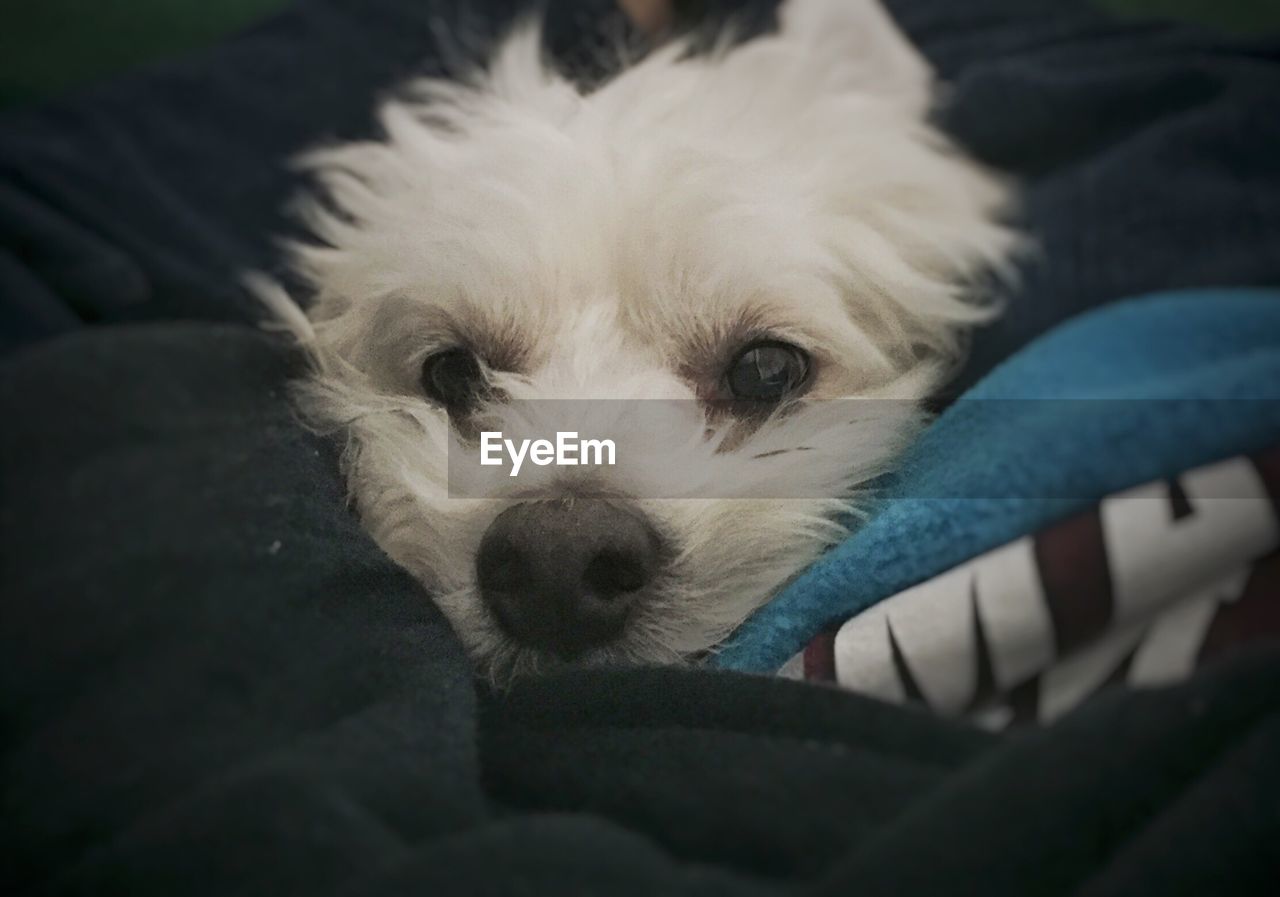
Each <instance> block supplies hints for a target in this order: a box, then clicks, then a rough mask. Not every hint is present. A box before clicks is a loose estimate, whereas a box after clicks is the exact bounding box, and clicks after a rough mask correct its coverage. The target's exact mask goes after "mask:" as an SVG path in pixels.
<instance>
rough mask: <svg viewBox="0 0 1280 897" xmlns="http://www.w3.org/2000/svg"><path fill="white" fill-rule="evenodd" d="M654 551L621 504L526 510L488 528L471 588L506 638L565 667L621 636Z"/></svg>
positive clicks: (641, 520)
mask: <svg viewBox="0 0 1280 897" xmlns="http://www.w3.org/2000/svg"><path fill="white" fill-rule="evenodd" d="M661 550H662V546H661V540H660V539H659V538H658V534H657V533H656V532H655V531H654V529H653V527H652V526H650V525H649V522H648V521H647V520H646V519H645V516H644V514H643V513H642V512H641V511H640V510H639V509H638V508H636V507H635V506H633V505H630V504H627V503H625V502H617V501H606V500H602V499H574V500H568V499H566V500H563V501H537V502H525V503H523V504H518V505H514V506H513V507H510V508H508V509H507V510H505V511H503V512H502V513H501V514H499V515H498V517H497V518H496V519H495V520H494V521H493V523H492V524H490V525H489V529H488V531H487V532H486V533H485V534H484V538H483V539H482V540H481V542H480V551H479V553H478V554H477V555H476V580H477V582H478V584H479V586H480V595H481V597H482V598H483V600H484V602H485V604H486V605H487V606H488V608H489V610H490V612H491V613H492V614H493V615H494V618H495V619H496V620H497V621H498V624H499V625H500V626H501V627H502V629H503V630H504V631H505V632H506V633H507V634H508V635H510V636H511V637H512V638H514V639H516V640H517V641H519V642H521V643H522V644H525V645H528V646H530V647H535V648H541V649H543V650H546V651H551V652H553V653H555V654H558V655H560V656H561V657H563V658H565V659H567V660H571V659H573V658H575V657H577V656H579V655H581V654H583V653H584V652H586V651H588V650H590V649H592V648H596V647H599V646H601V645H605V644H608V643H609V642H611V641H613V640H614V639H615V638H617V637H618V636H619V635H620V634H621V633H622V630H623V628H624V627H625V626H626V623H627V619H628V618H629V617H630V615H631V612H632V611H633V610H634V608H635V606H636V603H637V602H638V601H639V600H640V599H641V598H642V597H643V594H644V591H645V588H646V587H647V586H648V585H649V584H650V583H651V582H653V580H654V578H655V576H656V575H657V572H658V566H659V562H660V554H661Z"/></svg>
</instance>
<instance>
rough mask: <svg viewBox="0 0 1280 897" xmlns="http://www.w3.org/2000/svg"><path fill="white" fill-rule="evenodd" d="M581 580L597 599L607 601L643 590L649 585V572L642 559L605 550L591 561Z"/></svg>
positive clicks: (624, 553)
mask: <svg viewBox="0 0 1280 897" xmlns="http://www.w3.org/2000/svg"><path fill="white" fill-rule="evenodd" d="M582 579H583V582H584V583H585V585H586V586H587V588H589V589H591V591H593V592H594V593H595V594H596V595H597V596H598V597H600V598H605V599H609V598H616V597H617V596H619V595H625V594H627V593H628V592H636V591H639V590H640V589H642V588H644V587H645V586H646V585H648V584H649V570H648V565H647V564H646V563H645V559H644V558H643V557H640V556H637V555H634V554H629V553H626V552H620V551H609V550H606V551H601V552H598V553H597V554H596V556H595V557H593V558H592V559H591V561H590V563H588V564H587V569H586V570H584V571H583V573H582Z"/></svg>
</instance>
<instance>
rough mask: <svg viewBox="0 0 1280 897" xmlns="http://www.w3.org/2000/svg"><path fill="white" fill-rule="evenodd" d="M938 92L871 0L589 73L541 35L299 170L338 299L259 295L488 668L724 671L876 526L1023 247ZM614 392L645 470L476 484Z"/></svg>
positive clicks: (387, 113) (394, 549)
mask: <svg viewBox="0 0 1280 897" xmlns="http://www.w3.org/2000/svg"><path fill="white" fill-rule="evenodd" d="M937 90H938V88H937V86H936V84H935V82H934V79H933V76H932V74H931V71H930V69H929V67H928V65H927V64H926V63H925V61H924V60H923V58H922V57H921V56H920V54H919V53H918V52H917V51H916V50H915V49H914V48H913V47H912V46H911V45H910V44H909V43H908V41H907V40H906V39H905V38H904V36H903V35H902V34H901V33H900V32H899V30H898V28H897V27H896V25H895V23H894V22H893V21H892V20H891V18H890V17H889V16H888V14H887V13H886V12H885V11H884V10H883V9H882V8H881V7H880V6H879V4H878V3H877V2H873V0H785V2H784V3H783V5H782V7H781V8H780V10H779V19H778V27H777V30H776V31H775V32H770V33H768V34H765V35H761V36H758V37H755V38H753V39H750V40H747V41H745V42H739V43H736V44H735V43H734V42H733V41H730V40H724V41H720V42H718V43H716V45H715V46H713V47H712V48H711V49H710V50H708V49H707V48H706V46H705V45H703V44H697V45H695V42H694V41H692V40H691V39H685V40H680V39H673V40H671V41H669V42H667V43H665V44H662V45H660V46H658V47H657V48H656V49H654V50H653V51H652V52H650V53H648V54H647V55H644V56H642V57H641V58H640V59H638V60H634V61H631V62H629V63H628V64H627V65H626V66H624V67H623V68H622V69H621V71H620V72H618V73H617V74H616V75H614V76H612V77H611V78H609V79H608V80H606V81H605V82H604V83H602V84H599V85H596V86H595V87H593V88H591V89H589V90H588V89H584V88H580V87H577V86H575V84H574V83H573V82H572V81H570V80H569V79H568V78H566V77H565V76H563V75H562V74H560V73H558V72H557V71H556V70H555V69H554V68H553V67H552V66H551V65H550V64H549V63H548V61H547V59H546V58H545V56H544V51H543V49H542V41H541V35H540V30H539V27H538V25H537V23H536V22H535V21H526V22H524V23H523V24H520V25H519V26H517V27H516V28H515V29H514V30H513V31H512V32H511V33H510V34H509V35H508V36H507V37H506V38H505V39H504V40H503V41H502V42H501V43H500V44H499V46H498V48H497V49H496V52H495V53H494V54H493V55H492V57H491V59H490V61H489V62H488V64H487V65H485V66H482V67H479V68H478V69H477V70H476V71H474V72H470V73H468V74H467V75H465V76H463V77H459V78H453V79H448V80H443V79H437V80H420V81H416V82H414V83H411V84H409V85H407V86H406V88H405V89H404V90H403V91H402V92H400V93H399V94H398V95H397V96H396V97H395V98H394V99H392V100H391V101H389V102H387V103H386V104H385V105H384V106H383V107H382V109H381V115H380V121H381V125H382V129H383V136H382V137H381V138H379V139H377V140H372V141H368V142H357V143H349V144H343V145H336V146H329V147H323V148H320V149H317V150H315V151H312V152H310V153H308V154H307V155H306V156H305V157H304V158H303V159H302V160H301V161H300V165H301V166H302V167H303V168H304V169H305V170H306V171H307V172H308V173H309V174H310V175H311V176H312V177H313V178H314V182H315V191H314V194H313V198H312V200H311V201H309V202H307V203H306V204H305V205H303V207H302V217H303V220H304V222H305V224H306V227H307V229H308V231H309V233H310V238H309V239H308V240H306V241H303V242H301V243H299V244H297V245H295V246H294V248H293V255H292V258H293V260H294V264H295V266H296V273H297V275H298V279H300V281H301V282H302V283H303V284H304V285H305V289H306V291H307V292H308V293H309V302H308V303H307V304H306V311H305V312H303V311H302V310H301V308H302V306H300V305H295V304H293V300H292V299H291V298H290V297H289V296H286V295H285V294H284V292H283V290H282V289H281V288H279V287H276V286H272V285H270V284H267V283H265V282H264V281H261V280H259V281H258V282H257V289H258V290H259V292H260V293H261V294H262V295H263V297H264V298H265V299H266V301H267V302H268V303H269V304H270V305H271V306H272V308H273V309H274V311H275V313H276V314H277V315H278V316H279V317H280V318H281V319H283V320H285V321H287V322H288V323H289V326H290V329H291V330H292V331H293V333H294V335H295V336H296V338H297V339H298V341H299V342H301V343H302V345H303V346H304V348H305V349H306V351H307V354H308V356H309V357H310V359H311V364H312V372H311V374H310V375H309V376H308V377H307V378H306V379H305V380H304V381H303V382H302V383H301V384H300V385H299V389H298V399H299V402H300V405H301V407H302V409H303V411H304V413H305V415H306V418H307V419H308V420H309V421H311V422H313V423H314V424H315V425H316V426H318V427H320V428H324V429H326V430H330V431H337V432H340V433H342V434H344V436H345V440H346V451H345V454H344V460H343V464H344V470H345V474H346V476H347V479H348V483H349V487H350V492H351V496H352V500H353V505H354V507H355V509H356V511H357V513H358V514H359V515H360V518H361V520H362V523H363V525H364V526H365V527H366V528H367V529H368V531H369V532H370V533H371V534H372V536H373V538H374V539H375V540H376V541H377V542H378V544H379V545H380V546H381V547H382V548H383V549H384V550H385V552H386V553H387V554H388V555H389V556H390V557H391V558H392V559H393V560H394V561H395V562H397V563H398V564H400V565H401V566H403V567H404V568H406V569H407V570H409V571H410V572H411V573H412V574H413V575H414V576H415V577H416V578H417V579H419V580H420V581H421V582H422V583H423V584H424V585H425V586H426V588H427V590H428V591H429V592H430V594H431V595H432V596H433V598H434V600H435V602H436V603H437V604H438V605H439V607H440V608H441V610H442V611H443V612H444V613H445V615H446V616H447V617H448V618H449V620H450V622H451V623H452V625H453V627H454V628H455V629H456V631H457V633H458V634H459V636H460V637H461V639H462V641H463V642H464V643H465V645H466V646H467V648H468V649H469V651H470V653H471V654H472V655H473V656H474V658H475V661H476V664H477V667H478V669H479V671H480V672H481V673H482V674H483V675H484V676H487V677H488V678H490V679H491V680H492V681H494V682H498V683H502V682H508V681H510V680H511V679H512V677H516V676H521V675H525V674H529V673H535V672H538V671H544V670H548V669H555V668H557V667H560V666H562V665H564V664H569V663H662V664H671V663H676V664H679V663H690V662H695V661H697V660H698V659H700V658H704V657H705V656H706V655H707V653H708V652H711V651H714V649H715V647H716V646H717V645H718V644H720V643H721V642H723V640H724V639H725V638H726V637H727V636H728V635H729V634H730V633H731V632H732V631H733V630H734V629H735V627H736V626H738V625H739V624H740V623H741V621H742V620H743V619H745V618H746V617H747V616H748V615H749V614H750V613H751V612H752V611H754V610H756V609H757V608H758V607H760V606H761V605H762V604H763V603H764V602H766V601H767V600H768V599H769V598H770V597H771V596H772V595H774V594H775V593H776V592H777V591H778V590H779V589H780V588H781V587H782V586H783V585H784V584H786V583H787V582H788V581H789V580H790V579H791V578H793V577H794V576H795V575H796V574H797V573H798V572H799V571H800V570H801V569H803V568H804V567H805V566H806V565H808V564H809V563H811V562H812V561H813V560H814V559H815V558H817V557H818V556H819V555H820V554H821V553H822V552H823V551H824V550H825V549H826V548H828V547H829V546H830V545H831V544H832V543H833V542H834V541H836V540H838V539H840V538H842V536H843V535H844V534H845V533H846V532H847V527H848V526H849V525H850V524H851V521H856V519H857V517H856V515H857V513H858V512H859V510H860V509H861V508H862V507H863V504H864V499H865V497H866V495H867V491H866V490H867V484H868V483H870V482H871V481H872V480H873V479H874V478H875V477H877V476H878V475H880V474H882V473H884V472H885V471H886V470H888V469H890V468H891V466H892V463H893V461H894V459H895V458H896V457H897V456H898V455H899V454H900V453H901V451H902V450H903V449H904V447H905V446H906V445H907V444H909V442H910V440H911V438H912V436H913V435H914V433H915V432H916V431H917V428H918V427H919V425H920V421H921V415H920V413H919V411H918V408H919V406H920V404H921V402H922V401H924V400H925V399H927V398H928V397H929V396H931V395H932V394H933V393H935V392H936V390H937V389H938V388H939V386H940V385H941V384H942V383H944V382H945V380H946V378H947V376H949V375H950V374H951V373H952V372H953V371H954V369H955V367H956V365H957V364H958V363H959V362H960V360H961V359H962V358H963V354H964V349H965V345H966V334H967V333H968V332H969V331H970V330H971V329H972V328H973V327H974V326H975V325H978V324H980V323H982V322H985V321H987V320H989V319H990V318H991V317H992V316H993V315H995V314H996V313H997V312H998V306H999V303H998V302H997V301H995V300H993V299H992V294H993V293H994V292H995V291H994V290H992V289H991V288H990V286H991V284H992V282H993V277H1000V276H1005V275H1007V274H1008V272H1009V270H1010V266H1011V259H1012V258H1013V257H1014V254H1015V253H1016V251H1017V249H1018V246H1019V244H1020V238H1019V236H1018V234H1017V231H1016V228H1014V227H1012V226H1011V225H1010V224H1009V221H1008V219H1009V210H1010V208H1011V205H1012V200H1013V193H1014V191H1013V189H1012V188H1011V186H1010V184H1009V183H1008V182H1007V181H1006V179H1004V178H1002V177H1001V176H999V175H998V174H996V173H994V172H992V171H990V170H988V169H987V168H986V167H984V166H983V165H980V164H979V163H977V162H976V161H974V160H973V159H971V158H969V157H968V156H966V155H965V153H964V152H962V151H961V150H960V149H959V148H957V146H955V145H954V144H953V143H952V142H951V141H950V140H948V139H947V138H946V137H945V136H944V135H943V134H941V133H940V132H939V131H938V130H937V129H936V128H935V127H934V126H932V125H931V124H930V111H931V108H932V107H933V105H934V103H935V101H936V99H937ZM633 400H634V401H646V400H657V401H660V402H665V403H669V408H672V409H679V411H673V412H672V413H671V421H668V422H667V423H663V424H661V425H659V424H655V423H654V422H653V421H652V420H647V419H645V415H643V414H632V413H631V412H623V411H620V410H618V409H619V408H620V407H621V406H620V405H617V406H615V405H613V404H611V403H624V402H628V401H633ZM593 402H594V404H593ZM587 406H590V407H592V408H594V409H595V410H594V411H592V412H591V414H594V415H595V416H596V417H597V418H599V419H598V420H596V421H595V423H596V424H598V425H599V427H600V428H603V429H609V430H610V432H611V433H616V434H618V435H619V436H620V438H621V440H622V442H621V445H622V446H624V447H626V446H633V447H637V448H636V449H635V451H632V452H631V454H632V456H633V463H632V464H631V465H630V466H629V467H626V468H625V470H624V469H623V467H621V466H620V467H618V468H616V469H615V468H613V467H607V468H594V469H593V470H591V471H590V483H591V486H592V488H591V489H590V490H588V489H586V488H585V486H584V484H585V483H587V482H588V481H587V479H585V478H584V477H585V473H584V472H583V471H582V470H581V469H580V468H567V467H538V468H537V469H536V470H535V471H534V472H535V473H537V475H538V476H539V477H540V479H539V480H538V482H537V483H536V488H535V487H534V486H531V485H530V484H529V483H528V482H522V483H520V484H519V485H518V486H517V485H516V480H514V479H512V480H511V481H510V482H508V480H507V478H505V477H490V478H488V479H487V480H484V481H483V482H482V483H480V485H479V486H476V487H475V488H474V489H472V490H471V491H469V492H467V493H466V494H465V495H463V494H460V493H461V492H462V491H464V490H460V489H458V488H456V487H457V482H455V480H457V479H459V478H462V477H463V474H462V473H456V472H454V473H451V471H454V470H455V468H454V466H453V465H452V464H451V457H453V455H455V454H459V453H466V452H468V451H474V450H475V447H476V445H477V441H478V439H479V436H480V433H481V431H484V432H485V433H488V434H492V433H493V432H502V431H504V430H510V431H516V430H520V429H521V427H527V426H531V425H530V421H529V419H530V418H531V417H536V416H538V415H539V414H543V416H544V417H547V418H548V420H543V421H542V422H541V423H542V424H544V425H548V426H552V427H553V428H555V427H556V426H559V425H560V424H564V423H566V422H567V423H569V424H571V425H572V429H573V430H574V431H575V432H577V431H579V430H581V431H583V432H584V433H585V432H587V428H588V427H589V426H591V423H590V422H589V421H587V420H586V419H585V418H584V419H578V420H568V419H567V418H566V417H565V416H564V415H566V414H569V412H565V411H563V409H564V408H567V407H574V408H579V409H581V408H583V407H587ZM602 408H604V409H609V408H612V409H614V410H612V411H607V410H605V411H602V410H600V409H602ZM531 409H543V410H538V411H533V410H531ZM554 409H559V410H554ZM557 416H559V417H560V420H559V422H558V423H557V422H556V421H555V420H551V418H556V417H557ZM569 416H570V417H572V415H571V414H569ZM588 416H590V415H588ZM606 418H607V420H606ZM676 418H680V420H679V421H676V420H675V419H676ZM629 426H630V427H631V430H632V432H630V433H628V432H627V430H628V427H629ZM561 429H562V430H563V429H564V427H561ZM486 438H487V437H486ZM628 438H629V439H630V440H631V442H627V439H628ZM691 470H696V471H697V478H696V479H697V486H696V487H691V486H689V484H688V483H684V484H679V483H673V482H672V481H671V479H670V478H674V479H679V476H678V474H679V473H680V472H681V471H684V472H688V471H691ZM664 477H667V478H669V479H667V480H664V479H663V478H664ZM473 485H475V484H473Z"/></svg>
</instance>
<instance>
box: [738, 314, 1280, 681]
mask: <svg viewBox="0 0 1280 897" xmlns="http://www.w3.org/2000/svg"><path fill="white" fill-rule="evenodd" d="M1277 442H1280V291H1272V290H1234V291H1233V290H1204V291H1190V292H1185V293H1175V294H1166V295H1156V296H1147V297H1144V298H1140V299H1134V300H1132V301H1129V302H1123V303H1119V304H1116V305H1112V306H1109V307H1108V308H1106V309H1103V310H1101V311H1097V312H1094V313H1092V314H1089V315H1085V316H1083V317H1081V318H1077V319H1076V320H1074V321H1072V322H1070V323H1068V324H1065V325H1063V326H1061V327H1059V328H1058V329H1057V330H1055V331H1054V332H1052V333H1051V334H1049V335H1048V336H1046V337H1043V338H1041V339H1040V340H1038V341H1036V342H1034V343H1032V344H1031V345H1030V346H1028V347H1027V348H1025V349H1023V350H1022V351H1021V352H1019V353H1018V354H1017V355H1015V356H1014V357H1013V358H1011V359H1010V360H1009V361H1007V362H1006V363H1004V364H1003V365H1001V366H1000V367H998V368H997V369H996V370H995V371H993V372H992V373H991V374H990V375H989V376H988V377H987V378H986V379H984V380H983V381H982V382H981V383H979V384H978V385H977V386H975V387H974V388H973V389H971V390H970V391H969V392H967V393H966V394H965V395H964V396H963V397H962V398H961V399H960V400H959V401H958V402H956V403H955V404H953V405H952V406H951V407H950V408H948V409H947V411H946V412H944V413H943V415H942V416H941V417H940V418H939V419H938V420H937V421H936V422H935V423H934V424H933V425H932V427H930V429H929V430H927V431H926V433H925V434H924V437H923V438H922V439H921V440H920V441H919V442H918V443H916V444H915V445H914V446H913V447H912V449H911V451H910V452H909V454H908V456H907V458H906V459H905V461H904V463H903V465H902V467H901V468H900V470H899V472H898V474H897V475H896V476H895V477H894V478H893V479H892V480H891V481H889V482H888V483H886V484H884V487H883V488H884V499H883V503H882V505H881V506H880V508H879V510H878V512H877V513H876V514H875V515H874V516H873V517H872V518H871V520H870V521H869V522H868V523H867V524H866V525H865V526H864V527H862V528H861V529H860V530H858V531H857V532H856V533H855V534H854V535H853V536H852V537H851V538H850V539H848V540H847V541H846V542H844V543H843V544H842V545H840V546H838V547H837V548H836V549H835V550H833V551H832V552H831V553H830V554H828V555H827V556H826V557H825V558H823V559H822V560H821V561H819V562H818V563H817V564H816V565H815V566H814V567H812V568H811V569H810V570H808V571H807V572H806V573H804V574H803V575H802V576H801V577H800V578H799V579H798V580H797V581H796V582H795V583H793V584H792V585H791V587H790V588H788V589H787V590H786V591H785V592H783V593H782V594H781V595H780V596H778V598H776V599H774V601H773V602H772V603H771V604H770V605H768V606H767V607H765V608H764V609H763V610H761V611H760V612H759V613H757V614H756V616H755V617H754V618H753V619H751V620H750V621H748V623H747V624H746V625H745V626H744V627H743V628H742V629H741V630H740V631H739V632H738V634H737V636H736V637H735V638H734V639H733V641H732V642H731V643H730V644H728V645H727V646H726V647H725V649H724V650H723V652H722V653H721V654H720V655H719V657H718V658H717V662H718V663H719V664H720V665H722V666H725V667H730V668H734V669H744V670H759V671H764V670H770V669H776V668H777V667H778V666H780V665H781V664H782V663H784V662H785V661H786V660H787V659H788V658H789V657H791V656H792V655H794V654H795V653H796V652H797V651H799V650H800V649H801V648H803V647H804V645H805V644H806V643H807V642H808V640H809V639H810V638H812V637H813V636H814V635H816V634H817V633H818V632H819V631H820V630H821V629H822V628H823V627H824V626H826V625H827V624H828V623H832V622H835V621H838V620H842V619H846V618H848V617H850V616H852V615H853V614H855V613H857V612H859V611H862V610H865V609H866V608H868V607H870V606H871V605H873V604H875V603H876V602H877V601H880V600H882V599H885V598H888V597H890V596H892V595H894V594H896V593H897V592H900V591H902V590H903V589H905V588H907V587H909V586H912V585H915V584H916V583H919V582H922V581H924V580H926V579H928V578H930V577H932V576H935V575H937V574H939V573H942V572H943V571H945V570H948V569H950V568H951V567H953V566H955V565H956V564H959V563H961V562H962V561H965V560H968V559H970V558H972V557H975V556H977V555H979V554H981V553H983V552H985V551H989V550H990V549H993V548H996V547H999V546H1000V545H1003V544H1004V543H1006V542H1008V541H1011V540H1013V539H1016V538H1017V537H1019V536H1022V535H1025V534H1027V533H1031V532H1035V531H1036V530H1037V529H1039V528H1040V527H1042V526H1044V525H1045V524H1047V523H1050V522H1052V521H1053V520H1055V519H1058V518H1060V517H1063V516H1066V515H1068V514H1070V513H1073V512H1075V511H1078V510H1080V509H1081V508H1082V507H1085V506H1087V505H1089V504H1091V503H1093V502H1095V501H1097V500H1098V499H1100V498H1102V497H1103V496H1106V495H1108V494H1110V493H1112V492H1116V491H1119V490H1121V489H1125V488H1127V487H1130V486H1136V485H1140V484H1142V483H1146V482H1149V481H1152V480H1157V479H1161V478H1165V477H1169V476H1172V475H1174V474H1176V473H1179V472H1180V471H1183V470H1186V469H1188V468H1191V467H1195V466H1197V465H1200V464H1205V463H1208V462H1210V461H1215V460H1219V459H1221V458H1226V457H1230V456H1232V455H1238V454H1242V453H1249V452H1254V451H1258V450H1260V449H1264V448H1268V447H1269V446H1271V445H1274V444H1276V443H1277Z"/></svg>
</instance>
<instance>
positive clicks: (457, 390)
mask: <svg viewBox="0 0 1280 897" xmlns="http://www.w3.org/2000/svg"><path fill="white" fill-rule="evenodd" d="M486 388H487V383H486V381H485V377H484V371H483V370H482V369H481V367H480V360H479V359H477V358H476V356H475V354H474V353H473V352H472V351H471V350H470V349H466V348H463V347H461V346H454V347H453V348H450V349H442V350H441V351H439V352H434V353H432V354H431V355H428V356H427V357H426V358H425V359H424V360H423V362H422V391H423V392H424V393H425V394H426V396H427V398H429V399H433V400H434V401H437V402H439V403H440V404H441V405H443V406H444V407H445V408H446V409H448V410H449V411H450V412H451V413H454V414H461V413H465V412H467V411H469V410H471V409H472V408H473V407H474V406H475V404H476V403H477V402H478V401H479V399H480V398H481V397H482V396H483V395H484V392H485V390H486Z"/></svg>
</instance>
